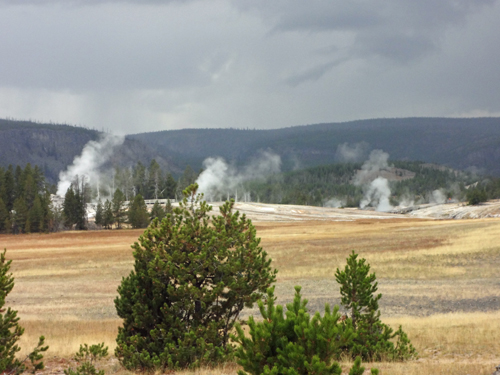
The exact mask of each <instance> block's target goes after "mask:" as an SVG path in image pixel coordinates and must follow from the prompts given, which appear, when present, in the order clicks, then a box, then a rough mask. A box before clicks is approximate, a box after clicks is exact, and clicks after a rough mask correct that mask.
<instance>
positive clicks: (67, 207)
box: [63, 186, 79, 229]
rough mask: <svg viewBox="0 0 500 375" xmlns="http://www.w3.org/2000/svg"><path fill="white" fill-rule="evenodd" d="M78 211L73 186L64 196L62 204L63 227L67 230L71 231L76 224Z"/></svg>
mask: <svg viewBox="0 0 500 375" xmlns="http://www.w3.org/2000/svg"><path fill="white" fill-rule="evenodd" d="M78 211H79V209H78V199H77V197H76V195H75V191H74V190H73V186H70V187H69V188H68V190H67V191H66V194H65V195H64V202H63V214H64V225H65V226H66V227H67V228H70V229H71V228H72V227H73V225H75V224H76V221H77V218H76V216H77V214H78Z"/></svg>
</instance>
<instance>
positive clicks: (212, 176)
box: [196, 151, 281, 201]
mask: <svg viewBox="0 0 500 375" xmlns="http://www.w3.org/2000/svg"><path fill="white" fill-rule="evenodd" d="M203 167H204V171H203V172H202V173H201V174H200V175H199V176H198V179H197V180H196V183H197V184H198V186H199V187H198V191H199V192H200V193H204V194H205V197H206V198H207V200H209V201H213V200H225V199H227V198H229V197H230V196H234V197H235V199H236V200H238V194H239V197H240V200H245V201H251V196H250V192H247V191H245V190H244V187H243V186H242V184H243V183H244V182H246V181H250V180H256V179H260V178H264V177H266V176H268V175H271V174H275V173H279V172H280V168H281V157H280V156H279V155H276V154H274V153H272V152H269V151H263V152H261V153H260V155H259V156H258V157H257V158H256V159H254V160H253V161H252V162H251V163H250V164H248V165H247V166H245V167H244V168H243V169H242V170H237V169H236V168H235V167H234V166H231V165H229V164H227V163H226V161H225V160H224V159H223V158H220V157H217V158H207V159H205V160H204V161H203ZM238 190H239V192H238Z"/></svg>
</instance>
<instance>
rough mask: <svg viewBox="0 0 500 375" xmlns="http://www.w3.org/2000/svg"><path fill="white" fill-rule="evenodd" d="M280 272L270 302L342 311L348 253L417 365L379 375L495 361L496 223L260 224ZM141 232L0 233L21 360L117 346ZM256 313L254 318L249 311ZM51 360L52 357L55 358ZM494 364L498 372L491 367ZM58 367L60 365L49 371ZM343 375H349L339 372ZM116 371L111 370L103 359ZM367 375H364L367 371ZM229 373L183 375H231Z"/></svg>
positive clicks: (484, 368) (385, 368)
mask: <svg viewBox="0 0 500 375" xmlns="http://www.w3.org/2000/svg"><path fill="white" fill-rule="evenodd" d="M256 227H257V233H258V235H259V236H261V237H262V246H263V247H264V249H265V250H266V251H267V252H268V253H269V256H270V257H271V258H272V259H273V265H274V267H276V268H277V269H278V270H279V273H278V283H277V287H276V288H277V289H276V293H277V297H278V303H286V302H289V301H290V300H291V299H292V298H293V286H294V285H296V284H299V285H302V286H303V290H302V292H303V295H304V297H305V298H307V299H309V300H310V302H309V307H310V308H311V310H313V311H314V310H322V308H323V306H324V304H325V303H326V302H328V303H330V304H335V303H338V302H339V293H338V285H336V282H335V280H334V274H335V270H336V268H337V267H343V266H344V265H345V259H346V257H347V256H348V254H349V253H350V252H351V251H352V250H356V251H357V252H358V253H359V254H360V255H361V256H362V257H365V258H367V260H368V262H369V263H370V264H371V267H372V270H373V271H374V272H376V274H377V277H378V280H379V290H380V292H382V293H383V295H384V297H383V298H382V301H381V310H382V319H383V320H384V321H386V322H388V323H389V324H391V325H393V326H397V325H398V324H403V327H404V329H405V330H406V331H407V332H408V333H409V335H410V338H411V339H412V341H413V342H414V344H415V346H416V347H417V349H418V350H419V352H420V354H421V356H422V358H421V359H420V360H418V361H414V362H410V363H405V364H394V363H381V364H376V365H374V366H375V367H378V368H379V369H381V370H382V373H383V374H401V373H405V374H465V373H467V374H488V373H491V372H493V369H494V364H498V363H500V358H499V357H498V355H499V354H498V353H500V337H499V334H498V332H500V315H499V311H500V284H499V283H498V269H499V266H500V245H498V238H500V220H497V219H488V220H486V219H484V220H474V221H472V220H467V221H466V220H463V221H430V220H404V219H403V220H392V219H389V220H359V221H352V222H331V221H317V222H314V221H306V222H293V223H277V222H272V223H257V225H256ZM141 233H142V231H141V230H121V231H119V230H114V231H100V232H64V233H57V234H49V235H20V236H13V235H2V236H0V247H1V248H7V257H8V258H9V259H13V260H14V262H13V265H12V272H13V274H14V277H15V278H16V285H15V287H14V290H13V292H12V293H11V294H10V295H9V298H8V301H7V304H8V306H11V307H12V308H14V309H16V310H18V311H19V316H20V317H21V323H22V325H24V326H25V328H26V333H25V336H24V337H23V339H22V341H21V346H22V348H23V350H28V349H29V348H31V347H33V345H34V344H36V340H37V337H38V336H39V335H41V334H44V335H45V336H46V337H47V343H48V344H49V345H50V347H51V349H50V352H49V354H48V357H47V358H52V357H53V356H57V357H58V358H60V357H66V358H69V357H70V356H71V354H72V353H74V352H75V351H76V350H78V347H79V345H80V344H81V343H83V342H87V343H89V344H93V343H97V342H103V341H104V342H105V343H106V345H108V346H109V347H110V352H112V351H113V348H114V345H115V343H114V340H115V337H116V330H117V326H118V325H119V320H118V318H117V316H116V312H115V309H114V303H113V300H114V298H115V297H116V289H117V287H118V285H119V283H120V280H121V278H122V277H123V276H125V275H127V274H128V273H129V272H130V271H131V269H132V265H133V257H132V251H131V249H130V245H132V244H133V243H134V242H135V241H137V238H138V237H139V235H140V234H141ZM249 313H252V314H258V312H257V311H256V310H255V309H254V310H252V311H246V315H248V314H249ZM54 361H56V359H54ZM497 362H498V363H497ZM54 363H56V362H54ZM344 365H345V368H346V369H347V367H348V366H349V364H348V363H345V364H344ZM108 366H109V369H110V371H111V372H112V373H114V372H116V371H118V372H120V373H122V372H125V371H123V370H120V369H119V366H117V364H116V360H112V359H111V360H110V362H109V364H108ZM368 367H369V366H368ZM236 372H237V366H235V365H234V364H228V365H227V366H226V367H224V368H217V369H201V370H197V371H194V372H193V371H192V372H189V371H187V372H180V374H199V375H208V374H221V373H227V374H235V373H236Z"/></svg>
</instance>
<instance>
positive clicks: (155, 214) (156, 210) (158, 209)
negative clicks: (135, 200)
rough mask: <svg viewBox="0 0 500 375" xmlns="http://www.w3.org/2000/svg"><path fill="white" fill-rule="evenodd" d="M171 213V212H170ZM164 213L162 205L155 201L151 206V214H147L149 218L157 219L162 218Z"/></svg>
mask: <svg viewBox="0 0 500 375" xmlns="http://www.w3.org/2000/svg"><path fill="white" fill-rule="evenodd" d="M170 213H171V212H170ZM165 215H166V213H165V210H164V209H163V207H162V206H161V205H160V203H158V201H156V202H155V204H154V205H153V208H152V209H151V214H150V215H149V217H150V219H151V220H154V219H158V220H160V221H161V220H163V218H164V217H165Z"/></svg>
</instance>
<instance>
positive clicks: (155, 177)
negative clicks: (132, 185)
mask: <svg viewBox="0 0 500 375" xmlns="http://www.w3.org/2000/svg"><path fill="white" fill-rule="evenodd" d="M162 182H163V173H162V171H161V168H160V165H159V164H158V162H157V161H156V160H155V159H153V160H151V163H150V164H149V168H148V183H147V195H146V198H147V199H153V198H154V199H158V198H159V197H160V193H161V185H162Z"/></svg>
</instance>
